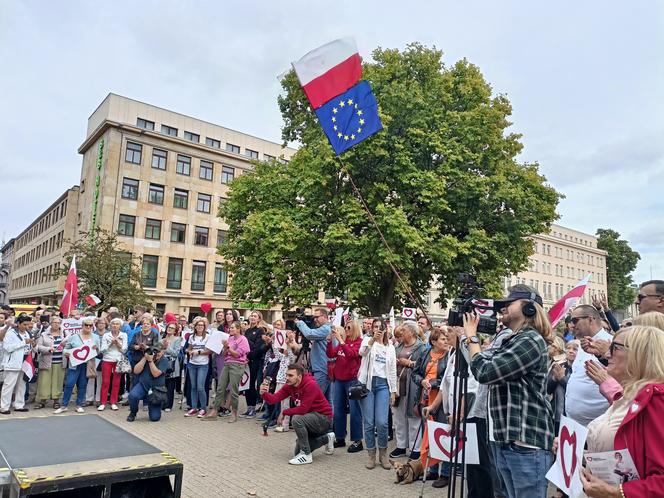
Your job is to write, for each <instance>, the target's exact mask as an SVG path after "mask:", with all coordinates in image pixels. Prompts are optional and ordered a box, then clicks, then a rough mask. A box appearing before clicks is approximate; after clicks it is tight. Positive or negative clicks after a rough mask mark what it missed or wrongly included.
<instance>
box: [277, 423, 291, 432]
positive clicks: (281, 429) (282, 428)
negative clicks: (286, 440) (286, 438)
mask: <svg viewBox="0 0 664 498" xmlns="http://www.w3.org/2000/svg"><path fill="white" fill-rule="evenodd" d="M274 432H288V428H286V427H284V426H283V425H278V426H276V427H275V428H274Z"/></svg>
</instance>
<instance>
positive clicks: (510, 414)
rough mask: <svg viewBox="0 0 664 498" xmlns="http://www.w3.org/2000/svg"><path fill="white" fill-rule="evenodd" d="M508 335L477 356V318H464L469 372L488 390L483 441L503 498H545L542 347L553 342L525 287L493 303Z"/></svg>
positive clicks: (548, 430)
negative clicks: (486, 435)
mask: <svg viewBox="0 0 664 498" xmlns="http://www.w3.org/2000/svg"><path fill="white" fill-rule="evenodd" d="M495 308H496V309H497V310H500V313H501V314H502V316H501V321H502V323H503V324H504V325H505V326H506V327H508V328H509V329H510V330H511V332H510V333H509V334H507V335H505V336H504V337H503V341H502V344H501V345H500V347H499V348H497V349H492V350H490V351H485V352H482V351H481V347H480V343H479V338H478V336H477V326H478V323H479V316H476V315H473V314H470V313H466V314H465V316H464V320H463V322H464V331H465V335H466V337H465V340H464V342H465V343H466V345H467V346H468V350H469V356H470V358H471V362H470V370H471V371H472V373H473V375H474V376H475V378H476V379H477V381H478V382H479V383H480V384H488V385H489V419H488V421H489V440H490V441H491V442H492V443H491V446H492V451H493V454H494V456H495V465H496V469H497V471H498V474H499V475H500V478H501V480H502V482H503V483H504V485H505V488H506V492H507V496H508V497H509V498H538V497H541V498H546V496H547V480H546V477H545V474H546V472H547V471H548V470H549V467H551V463H552V459H553V454H552V453H551V448H552V445H553V438H554V433H553V426H554V423H553V411H552V409H551V405H550V403H549V400H548V399H547V396H546V379H547V372H548V358H549V355H548V351H547V346H548V344H550V343H551V342H552V340H553V331H552V329H551V324H550V323H549V319H548V316H547V314H546V312H545V311H544V308H543V307H542V298H541V297H540V296H539V294H537V292H536V291H535V289H533V288H531V287H529V286H527V285H522V284H519V285H515V286H513V287H511V288H510V292H509V295H508V296H507V298H505V299H504V300H502V301H496V303H495Z"/></svg>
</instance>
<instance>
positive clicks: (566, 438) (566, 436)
mask: <svg viewBox="0 0 664 498" xmlns="http://www.w3.org/2000/svg"><path fill="white" fill-rule="evenodd" d="M566 445H569V446H570V447H571V449H572V458H571V460H572V461H571V462H567V461H566V460H565V448H566ZM558 451H559V452H560V455H559V458H560V463H561V467H562V469H563V479H565V486H567V487H568V488H569V485H570V483H571V482H572V476H573V475H574V472H575V471H576V464H577V460H576V432H573V433H572V434H570V433H569V430H568V429H567V427H566V426H563V427H562V428H561V430H560V444H559V449H558ZM567 464H570V467H569V469H568V467H567Z"/></svg>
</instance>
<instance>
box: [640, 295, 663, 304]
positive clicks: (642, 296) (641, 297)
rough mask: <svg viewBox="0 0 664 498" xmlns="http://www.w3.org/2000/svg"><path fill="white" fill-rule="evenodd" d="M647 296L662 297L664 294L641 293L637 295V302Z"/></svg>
mask: <svg viewBox="0 0 664 498" xmlns="http://www.w3.org/2000/svg"><path fill="white" fill-rule="evenodd" d="M647 297H662V294H639V295H637V296H636V302H637V303H640V302H641V301H643V300H644V299H645V298H647Z"/></svg>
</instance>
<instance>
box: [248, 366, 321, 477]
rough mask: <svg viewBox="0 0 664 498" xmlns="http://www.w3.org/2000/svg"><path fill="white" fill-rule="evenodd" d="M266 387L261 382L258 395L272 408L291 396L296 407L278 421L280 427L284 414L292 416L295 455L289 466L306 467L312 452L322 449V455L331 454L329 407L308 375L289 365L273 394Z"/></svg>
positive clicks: (281, 415) (311, 458)
mask: <svg viewBox="0 0 664 498" xmlns="http://www.w3.org/2000/svg"><path fill="white" fill-rule="evenodd" d="M268 389H269V385H268V383H267V382H263V383H262V384H261V387H260V391H259V392H260V395H261V396H262V397H263V399H264V400H265V401H266V402H267V403H269V404H271V405H274V404H276V403H280V402H281V401H282V400H284V399H286V398H288V397H289V396H290V398H291V400H292V401H293V403H294V404H295V406H294V407H293V408H287V409H285V410H284V411H283V412H282V413H281V414H280V415H279V418H278V419H277V425H281V423H282V421H283V417H284V415H288V416H290V417H291V421H292V424H293V430H295V434H296V435H297V443H296V444H295V452H294V454H295V456H294V457H293V458H292V459H290V460H289V461H288V463H290V464H291V465H305V464H307V463H312V462H313V457H312V455H311V453H312V452H313V451H314V450H315V449H317V448H320V447H322V446H325V453H326V454H327V455H331V454H332V453H334V432H331V430H332V407H331V406H330V403H328V401H327V399H325V396H324V395H323V392H322V391H321V389H320V387H318V384H317V383H316V381H315V380H314V379H313V377H312V376H311V375H310V374H305V373H304V369H303V368H302V366H301V365H299V364H297V363H292V364H290V365H288V370H287V371H286V385H285V386H284V387H282V388H281V389H280V390H279V391H277V392H276V393H275V394H270V393H269V392H268Z"/></svg>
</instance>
